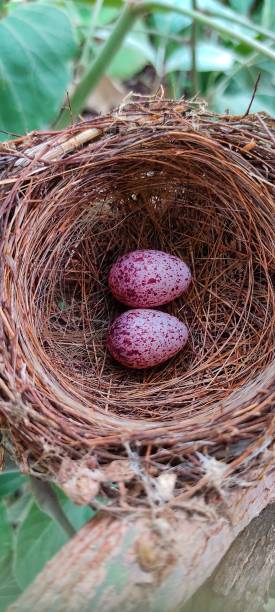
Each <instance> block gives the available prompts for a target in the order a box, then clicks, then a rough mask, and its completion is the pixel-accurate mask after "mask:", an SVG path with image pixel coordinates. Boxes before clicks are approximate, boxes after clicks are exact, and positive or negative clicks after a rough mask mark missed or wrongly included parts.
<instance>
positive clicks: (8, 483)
mask: <svg viewBox="0 0 275 612" xmlns="http://www.w3.org/2000/svg"><path fill="white" fill-rule="evenodd" d="M25 480H26V478H25V476H22V474H20V472H19V471H18V470H12V471H10V472H1V473H0V498H1V497H5V496H6V495H12V494H13V493H15V491H17V489H19V488H20V487H21V486H22V484H24V482H25Z"/></svg>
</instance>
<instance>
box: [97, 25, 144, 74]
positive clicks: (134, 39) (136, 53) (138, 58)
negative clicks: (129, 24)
mask: <svg viewBox="0 0 275 612" xmlns="http://www.w3.org/2000/svg"><path fill="white" fill-rule="evenodd" d="M140 30H145V25H144V22H143V21H137V22H136V24H135V26H134V28H133V29H132V31H131V32H130V34H128V36H126V38H125V41H124V43H123V45H122V47H121V48H120V49H119V51H118V52H117V53H116V55H115V57H114V59H113V61H112V63H111V65H110V67H109V69H108V70H107V74H108V75H109V76H110V77H112V78H118V79H122V80H126V79H129V78H131V77H132V76H134V75H135V74H137V73H138V72H140V71H141V70H142V69H143V68H144V67H145V66H146V65H147V64H148V63H152V64H153V63H154V60H155V51H154V48H153V47H152V45H151V43H150V41H149V38H148V36H147V34H146V32H144V31H142V32H141V31H140ZM109 35H110V31H109V30H104V29H100V30H98V31H97V36H98V37H99V38H101V39H102V40H106V39H107V38H108V37H109Z"/></svg>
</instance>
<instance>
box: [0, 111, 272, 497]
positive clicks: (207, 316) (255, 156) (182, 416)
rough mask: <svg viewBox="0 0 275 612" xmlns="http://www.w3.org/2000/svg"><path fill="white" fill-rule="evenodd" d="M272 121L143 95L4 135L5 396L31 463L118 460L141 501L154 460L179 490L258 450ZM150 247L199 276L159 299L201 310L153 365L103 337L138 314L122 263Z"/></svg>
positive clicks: (264, 412)
mask: <svg viewBox="0 0 275 612" xmlns="http://www.w3.org/2000/svg"><path fill="white" fill-rule="evenodd" d="M273 134H274V131H273V124H272V121H271V120H269V119H268V118H266V117H263V116H262V115H258V116H249V117H246V118H238V117H221V116H214V115H211V114H210V113H208V112H207V111H206V110H205V109H204V108H203V107H201V106H199V105H198V104H195V103H194V104H187V103H185V102H172V101H166V100H145V99H143V100H137V101H134V102H130V103H129V104H128V106H127V107H125V108H123V109H120V110H119V111H115V112H114V113H112V114H111V115H106V116H102V117H98V118H96V119H93V120H92V121H87V122H86V121H85V122H83V123H81V124H78V125H76V126H74V127H71V128H69V129H67V130H64V131H63V132H59V133H49V132H48V133H40V134H35V133H34V134H30V135H29V136H27V137H26V138H23V139H20V140H18V141H16V142H15V143H6V144H5V145H4V147H3V151H2V169H3V171H2V181H1V185H2V198H1V201H2V204H1V207H2V213H1V215H2V216H1V219H2V233H1V236H2V237H1V312H0V314H1V317H0V321H1V329H2V331H1V335H2V349H1V389H2V400H1V404H0V409H1V413H2V417H3V431H4V440H5V441H6V444H7V445H9V442H10V441H12V445H13V449H14V452H15V455H16V457H17V460H18V461H19V462H20V464H21V467H23V468H24V469H25V470H27V471H32V472H33V473H36V474H38V475H39V474H40V475H41V476H42V477H43V476H44V477H45V476H46V477H48V476H49V477H51V478H54V479H57V480H58V478H59V476H58V475H60V473H61V472H62V465H63V467H64V465H65V464H66V461H70V462H73V464H74V465H76V464H77V465H82V466H85V469H86V468H87V467H88V468H90V469H91V470H101V472H100V473H101V474H103V473H104V470H107V472H108V469H109V476H106V477H105V478H104V477H103V476H101V477H100V481H101V483H103V484H102V487H103V489H104V491H105V493H106V494H107V495H109V496H115V495H116V493H114V492H113V491H112V490H111V488H110V483H111V482H112V481H117V480H122V481H125V482H126V486H127V495H128V496H129V497H131V496H138V497H140V496H141V497H142V496H143V494H144V489H145V490H146V487H144V486H143V487H142V486H141V487H138V486H137V482H138V481H139V482H140V481H142V482H143V481H144V478H145V479H146V474H147V475H149V477H150V478H151V477H153V476H154V477H156V476H158V475H159V474H161V473H162V472H163V471H164V470H168V471H169V473H171V471H172V472H173V473H174V474H175V475H176V478H177V481H176V482H177V484H176V487H177V489H179V490H182V488H183V489H189V488H190V487H192V486H193V484H194V483H196V482H197V481H200V479H201V478H202V476H203V474H204V471H205V458H208V460H209V459H210V460H211V458H212V459H213V460H218V461H220V462H221V464H222V465H224V464H226V466H227V468H226V469H227V472H226V473H227V474H228V475H229V474H232V472H236V471H241V472H242V474H243V472H244V471H245V470H246V468H247V466H250V465H251V464H253V462H255V461H256V460H257V461H259V458H260V459H261V460H262V458H263V455H264V451H265V450H266V448H267V447H268V446H269V444H270V443H271V442H272V438H273V434H274V429H273V425H272V406H273V404H274V361H273V359H274V318H275V309H274V291H273V286H272V271H274V222H272V216H273V214H274V187H273V185H274V175H275V156H274V136H273ZM85 141H86V142H85ZM60 143H62V144H61V146H60ZM1 185H0V188H1ZM136 248H154V249H161V250H163V251H166V252H168V253H172V254H174V255H177V256H179V257H181V258H183V259H184V260H185V261H186V262H187V263H188V264H189V266H190V267H191V270H192V275H193V282H192V285H191V287H190V289H189V291H188V292H187V294H184V295H183V296H182V297H181V298H179V299H177V300H175V301H174V302H173V303H171V304H169V305H167V306H165V307H162V308H161V309H162V310H166V311H167V312H169V313H171V314H175V315H176V316H178V317H179V318H180V319H181V320H182V321H184V322H185V323H187V325H188V327H189V329H190V339H189V342H188V345H187V347H186V348H185V349H184V350H183V351H181V352H180V353H179V354H178V355H177V356H175V357H174V358H173V359H171V360H169V361H168V362H167V363H165V364H162V365H161V366H158V367H155V368H150V369H148V370H144V371H135V370H129V369H126V368H124V367H122V366H120V365H119V364H117V363H115V362H114V360H113V359H112V358H111V356H110V355H109V354H108V352H107V350H106V334H107V331H108V328H109V325H110V322H111V321H112V320H113V319H114V317H115V316H116V315H117V314H119V313H121V312H122V311H123V310H124V307H123V306H122V305H120V304H118V303H117V302H116V301H115V300H114V299H113V298H112V296H111V294H110V292H109V290H108V284H107V277H108V272H109V269H110V267H111V265H112V263H113V262H114V261H115V259H116V258H117V257H118V256H119V255H121V254H123V253H125V252H127V251H130V250H133V249H136ZM129 459H130V461H131V462H132V463H131V466H132V467H131V469H130V475H129V473H128V472H129V470H128V472H127V474H126V475H125V477H123V476H122V477H118V475H117V467H118V463H117V461H121V460H123V461H125V462H126V461H128V464H127V465H128V467H129ZM64 462H65V463H64ZM113 462H115V463H113ZM66 465H67V464H66ZM70 465H72V463H71V464H70ZM110 465H113V466H114V470H113V472H112V471H111V472H112V475H110V474H111V472H110ZM133 466H134V467H133ZM70 470H71V467H70ZM107 472H105V474H107ZM63 479H64V474H63ZM65 479H66V477H65Z"/></svg>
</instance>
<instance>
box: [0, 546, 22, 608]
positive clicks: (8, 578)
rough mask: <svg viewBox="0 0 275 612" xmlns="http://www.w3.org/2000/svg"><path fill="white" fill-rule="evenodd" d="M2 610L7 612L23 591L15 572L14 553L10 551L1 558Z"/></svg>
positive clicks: (0, 597) (0, 600)
mask: <svg viewBox="0 0 275 612" xmlns="http://www.w3.org/2000/svg"><path fill="white" fill-rule="evenodd" d="M0 577H1V580H0V612H5V611H6V609H7V607H8V605H9V604H11V603H12V602H13V601H15V599H17V597H18V596H19V595H20V593H21V589H20V587H19V585H18V584H17V582H16V579H15V577H14V574H13V555H12V553H9V554H8V555H7V556H6V557H5V558H4V559H3V560H0Z"/></svg>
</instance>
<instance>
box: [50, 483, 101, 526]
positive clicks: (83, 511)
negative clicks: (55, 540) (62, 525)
mask: <svg viewBox="0 0 275 612" xmlns="http://www.w3.org/2000/svg"><path fill="white" fill-rule="evenodd" d="M58 497H59V499H60V502H61V504H62V506H63V510H64V511H65V512H66V514H67V517H68V518H69V519H70V521H71V523H72V525H73V527H74V528H75V529H76V530H78V529H80V527H82V525H85V523H87V521H88V520H89V519H90V518H92V516H94V514H95V512H94V510H92V509H91V508H90V507H89V506H77V505H76V504H74V503H73V502H72V501H71V500H70V499H69V498H68V497H66V495H65V494H64V493H63V491H61V490H60V489H59V490H58Z"/></svg>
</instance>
